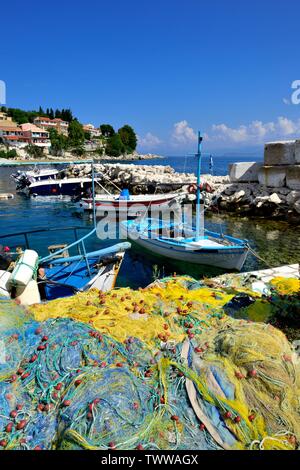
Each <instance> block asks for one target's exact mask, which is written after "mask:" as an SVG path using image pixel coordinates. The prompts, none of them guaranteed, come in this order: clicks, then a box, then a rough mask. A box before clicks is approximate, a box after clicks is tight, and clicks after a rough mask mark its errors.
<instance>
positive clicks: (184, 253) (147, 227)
mask: <svg viewBox="0 0 300 470" xmlns="http://www.w3.org/2000/svg"><path fill="white" fill-rule="evenodd" d="M121 225H122V226H123V230H122V233H123V234H124V235H125V232H126V234H127V237H128V238H129V239H130V240H131V241H133V242H135V243H137V244H138V245H140V246H141V247H143V248H145V249H147V250H149V251H151V252H153V253H155V254H156V255H160V256H164V257H166V258H172V259H174V260H178V261H183V262H186V263H194V264H201V265H207V266H214V267H219V268H222V269H226V270H237V271H240V270H241V269H242V267H243V265H244V263H245V261H246V258H247V254H248V244H247V242H246V241H243V240H239V239H237V238H233V237H230V236H226V235H224V236H222V235H220V234H218V233H215V232H210V231H206V230H205V231H204V235H203V236H201V238H200V239H199V240H197V239H196V237H195V232H193V231H191V230H190V228H188V227H184V225H178V226H175V225H173V227H172V230H171V231H176V232H178V233H180V232H182V233H184V234H185V235H187V234H189V235H190V236H189V237H187V236H177V237H172V236H170V232H169V230H170V225H169V224H166V225H164V223H163V222H162V221H159V220H155V219H148V218H147V219H143V220H138V219H137V220H128V221H123V222H121Z"/></svg>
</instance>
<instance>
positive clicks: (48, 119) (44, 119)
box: [34, 116, 51, 121]
mask: <svg viewBox="0 0 300 470" xmlns="http://www.w3.org/2000/svg"><path fill="white" fill-rule="evenodd" d="M34 121H51V119H50V118H48V117H43V116H38V117H36V118H35V119H34Z"/></svg>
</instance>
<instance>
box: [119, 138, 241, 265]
mask: <svg viewBox="0 0 300 470" xmlns="http://www.w3.org/2000/svg"><path fill="white" fill-rule="evenodd" d="M201 143H202V137H201V135H200V132H199V135H198V152H197V154H196V155H195V156H196V157H197V159H198V168H197V202H196V227H195V228H194V227H193V226H191V225H188V224H185V223H183V222H178V223H170V222H169V221H164V220H159V219H153V218H139V219H136V220H129V221H123V222H121V226H122V233H123V234H125V233H126V235H127V237H128V238H129V239H130V240H132V241H134V242H135V243H137V244H138V245H140V246H141V247H143V248H145V249H147V250H149V251H151V252H153V253H155V254H156V255H160V256H164V257H167V258H172V259H174V260H179V261H184V262H188V263H195V264H201V265H207V266H214V267H218V268H222V269H225V270H237V271H240V270H241V269H242V267H243V265H244V263H245V261H246V258H247V255H248V252H249V245H248V242H247V240H240V239H238V238H233V237H230V236H227V235H223V234H221V233H215V232H210V231H207V230H205V229H204V212H203V213H201V212H202V211H201V205H202V204H201V194H200V191H201V177H200V172H201ZM124 232H125V233H124Z"/></svg>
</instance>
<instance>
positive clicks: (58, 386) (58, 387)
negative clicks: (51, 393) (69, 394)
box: [54, 382, 63, 390]
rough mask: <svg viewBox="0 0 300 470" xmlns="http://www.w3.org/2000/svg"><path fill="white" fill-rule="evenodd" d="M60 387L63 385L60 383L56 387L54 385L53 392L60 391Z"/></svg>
mask: <svg viewBox="0 0 300 470" xmlns="http://www.w3.org/2000/svg"><path fill="white" fill-rule="evenodd" d="M62 386H63V384H62V383H61V382H59V383H58V384H57V385H55V387H54V388H55V390H61V389H62Z"/></svg>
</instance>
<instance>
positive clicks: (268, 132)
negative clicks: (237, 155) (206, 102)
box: [208, 116, 300, 144]
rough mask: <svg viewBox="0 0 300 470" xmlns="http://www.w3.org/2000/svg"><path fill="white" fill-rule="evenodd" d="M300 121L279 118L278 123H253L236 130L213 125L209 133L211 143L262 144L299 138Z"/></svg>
mask: <svg viewBox="0 0 300 470" xmlns="http://www.w3.org/2000/svg"><path fill="white" fill-rule="evenodd" d="M299 135H300V119H298V120H296V121H292V120H291V119H288V118H286V117H282V116H281V117H279V118H277V120H276V121H274V122H273V121H271V122H265V123H264V122H262V121H252V122H251V123H250V124H247V125H245V124H242V125H240V126H238V127H236V128H232V127H229V126H227V125H226V124H224V123H223V124H213V125H212V127H211V131H210V132H208V140H209V141H210V142H223V143H230V144H241V143H242V144H260V143H263V142H266V141H267V140H269V139H283V138H292V137H299Z"/></svg>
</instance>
